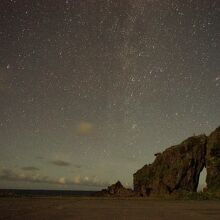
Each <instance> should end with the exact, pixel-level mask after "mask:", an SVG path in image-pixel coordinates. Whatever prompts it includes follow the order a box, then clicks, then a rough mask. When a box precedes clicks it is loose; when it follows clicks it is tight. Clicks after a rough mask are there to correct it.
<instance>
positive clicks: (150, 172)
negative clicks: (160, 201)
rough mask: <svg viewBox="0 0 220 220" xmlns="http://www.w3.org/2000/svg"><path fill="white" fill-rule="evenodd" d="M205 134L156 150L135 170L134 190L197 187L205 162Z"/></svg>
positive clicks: (166, 191) (146, 192) (156, 192)
mask: <svg viewBox="0 0 220 220" xmlns="http://www.w3.org/2000/svg"><path fill="white" fill-rule="evenodd" d="M206 143H207V137H206V136H205V135H200V136H193V137H190V138H188V139H187V140H185V141H183V142H182V143H181V144H179V145H176V146H172V147H170V148H168V149H166V150H165V151H164V152H163V153H157V154H155V156H156V159H155V161H154V162H153V163H152V164H150V165H145V166H144V167H143V168H141V169H140V170H138V171H137V172H136V173H135V174H134V191H135V192H136V193H137V194H139V195H142V196H149V195H153V194H154V195H160V194H171V193H173V192H176V191H180V190H186V191H193V192H194V191H196V190H197V186H198V182H199V175H200V172H201V171H202V169H203V168H204V166H205V156H206Z"/></svg>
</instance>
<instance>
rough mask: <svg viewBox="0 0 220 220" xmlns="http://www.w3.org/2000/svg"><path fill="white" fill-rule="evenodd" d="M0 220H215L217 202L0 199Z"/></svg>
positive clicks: (218, 212)
mask: <svg viewBox="0 0 220 220" xmlns="http://www.w3.org/2000/svg"><path fill="white" fill-rule="evenodd" d="M0 219H1V220H45V219H48V220H61V219H62V220H66V219H68V220H69V219H89V220H91V219H95V220H99V219H104V220H108V219H109V220H110V219H111V220H121V219H146V220H162V219H163V220H172V219H173V220H197V219H198V220H212V219H213V220H219V219H220V201H165V200H164V201H161V200H150V199H139V198H132V199H123V198H122V199H119V198H118V199H117V198H81V197H71V198H0Z"/></svg>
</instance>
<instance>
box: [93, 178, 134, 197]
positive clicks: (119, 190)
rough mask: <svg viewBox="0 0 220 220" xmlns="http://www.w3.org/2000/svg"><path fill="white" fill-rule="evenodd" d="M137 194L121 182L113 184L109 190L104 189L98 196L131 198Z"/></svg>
mask: <svg viewBox="0 0 220 220" xmlns="http://www.w3.org/2000/svg"><path fill="white" fill-rule="evenodd" d="M134 195H135V193H134V191H133V190H132V189H127V188H125V187H124V186H123V185H122V184H121V182H120V181H117V182H116V183H115V184H112V185H111V186H109V187H108V188H107V189H103V190H102V191H100V192H98V193H97V194H96V196H114V197H130V196H134Z"/></svg>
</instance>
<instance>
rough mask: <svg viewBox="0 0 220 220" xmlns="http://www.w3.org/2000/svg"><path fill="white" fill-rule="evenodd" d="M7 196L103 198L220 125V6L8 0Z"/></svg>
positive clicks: (2, 94) (3, 21) (0, 161)
mask: <svg viewBox="0 0 220 220" xmlns="http://www.w3.org/2000/svg"><path fill="white" fill-rule="evenodd" d="M0 45H1V46H0V188H30V189H35V188H36V189H82V190H87V189H100V188H103V187H105V186H107V185H108V184H112V183H113V182H115V181H117V180H118V179H119V180H121V181H122V183H123V184H124V185H125V186H132V181H133V177H132V174H133V173H134V172H136V170H137V169H140V168H141V167H142V166H143V165H145V164H146V163H151V162H152V161H153V160H154V153H157V152H161V151H163V150H165V149H166V148H167V147H169V146H171V145H175V144H179V143H180V142H182V141H183V140H184V139H186V138H187V137H189V136H192V135H194V134H196V135H197V134H201V133H206V134H207V135H208V134H209V133H210V132H211V131H213V130H214V129H215V128H216V127H218V126H219V125H220V112H219V109H220V1H218V0H209V1H205V0H184V1H183V0H179V1H178V0H163V1H162V0H135V1H132V0H72V1H71V0H66V1H62V0H33V1H30V0H1V1H0Z"/></svg>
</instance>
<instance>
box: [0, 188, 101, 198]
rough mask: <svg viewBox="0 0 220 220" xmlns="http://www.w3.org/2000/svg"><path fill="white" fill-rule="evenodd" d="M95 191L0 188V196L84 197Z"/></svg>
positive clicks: (92, 194)
mask: <svg viewBox="0 0 220 220" xmlns="http://www.w3.org/2000/svg"><path fill="white" fill-rule="evenodd" d="M96 192H97V191H79V190H35V189H34V190H32V189H31V190H30V189H0V197H52V196H54V197H68V196H69V197H73V196H74V197H84V196H94V195H95V193H96Z"/></svg>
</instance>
